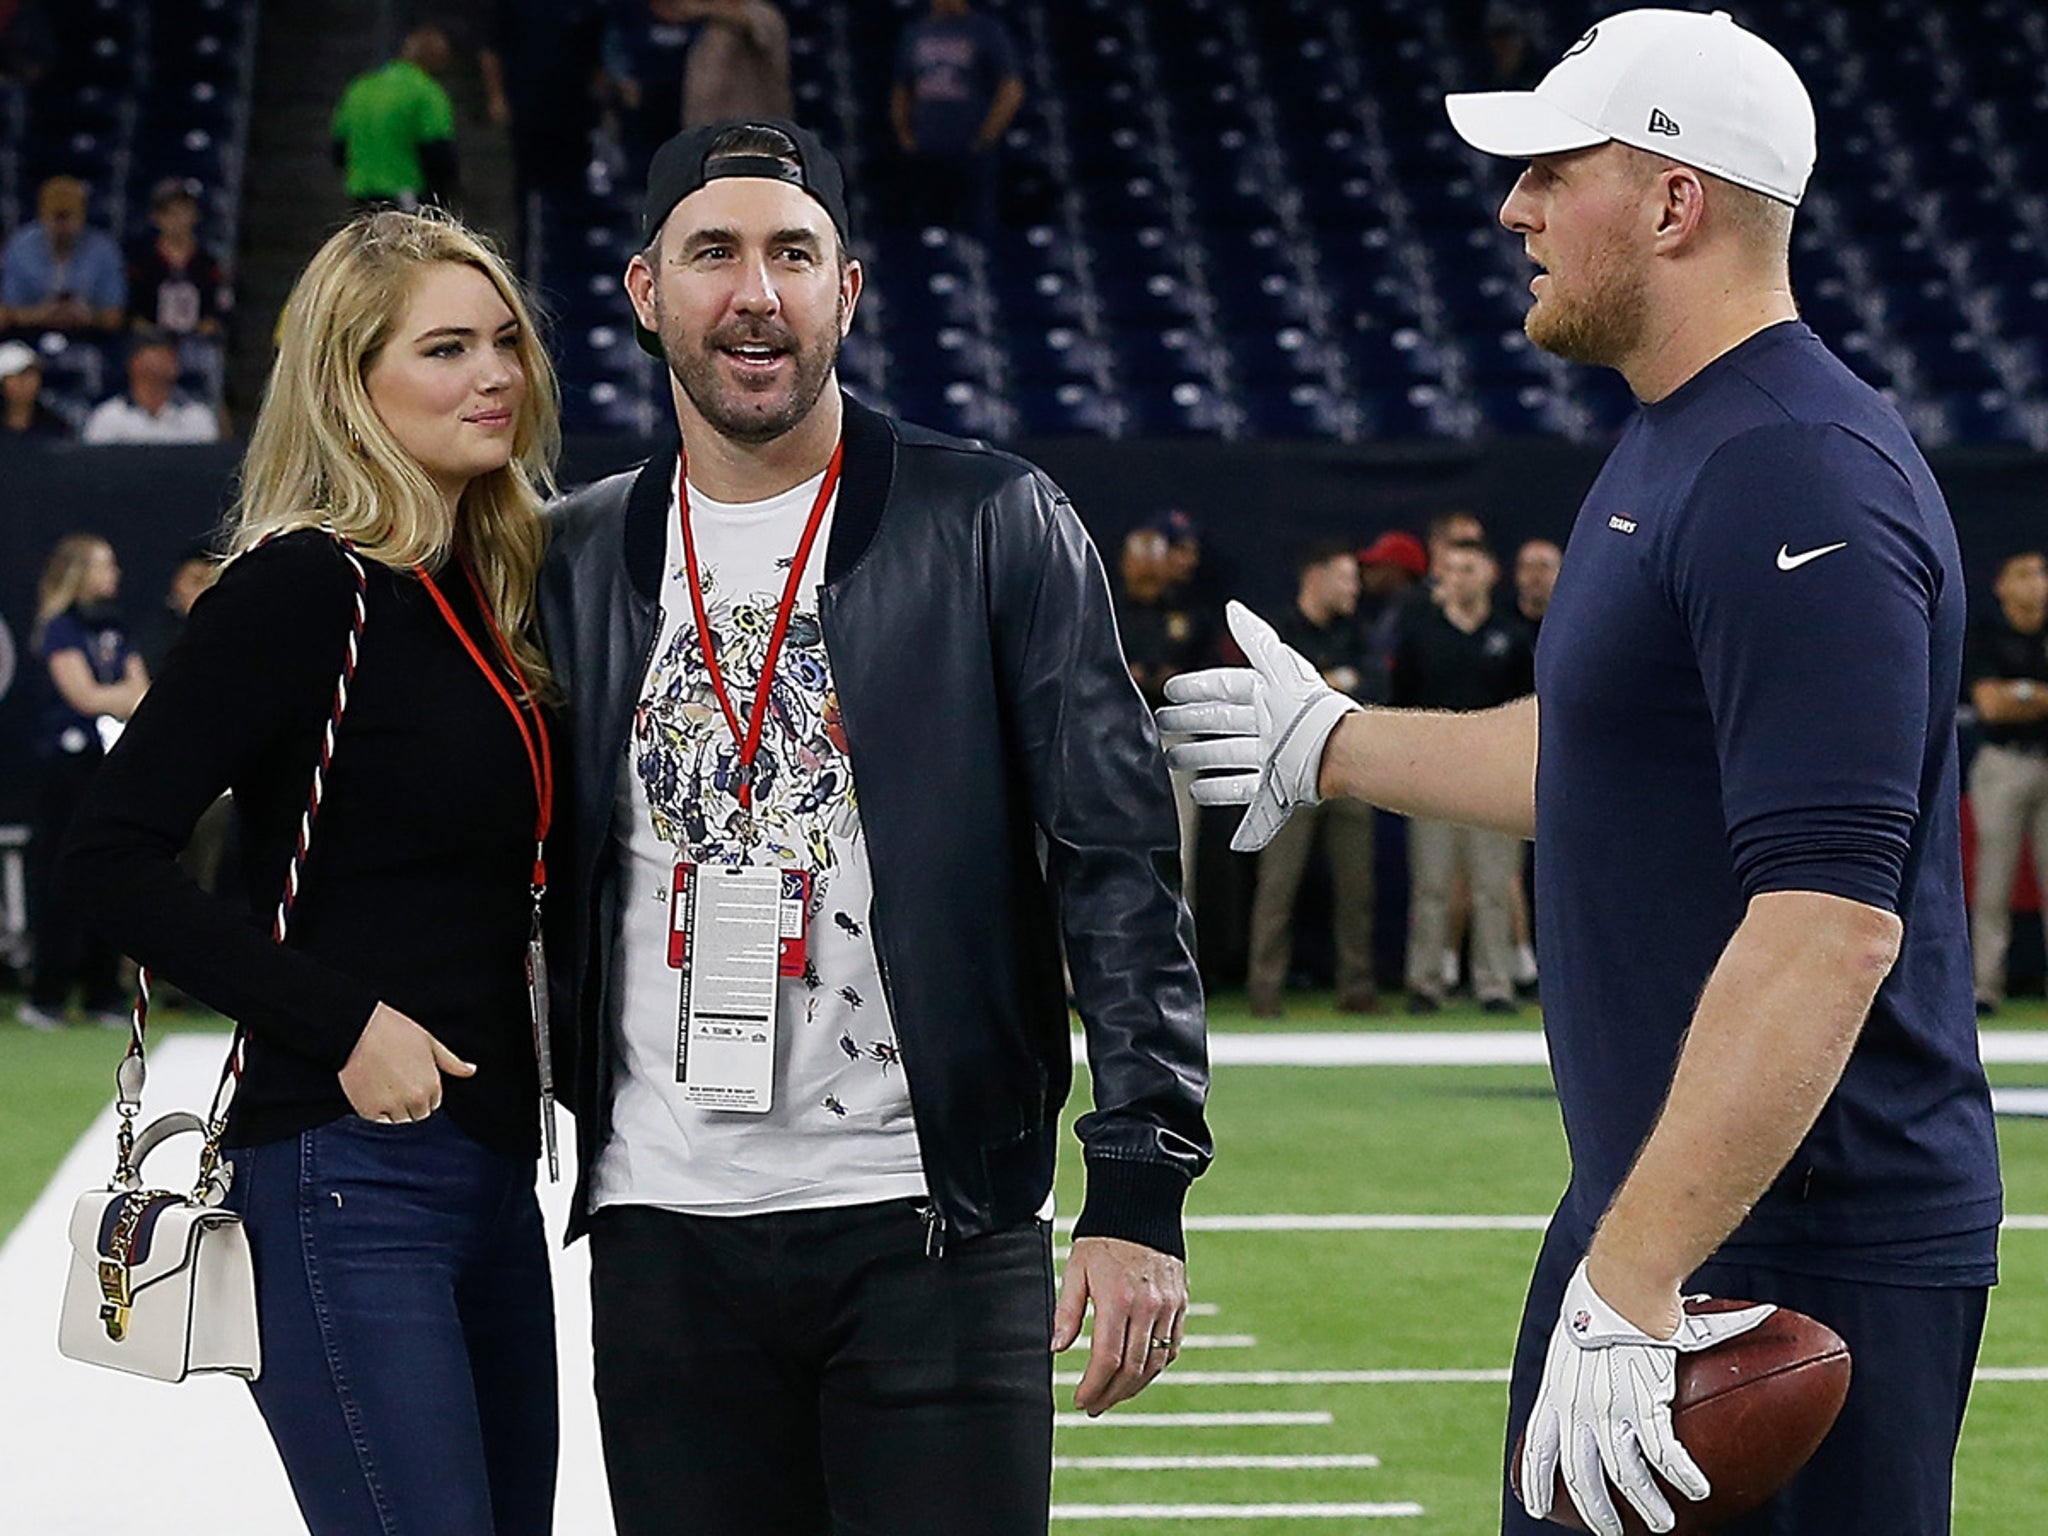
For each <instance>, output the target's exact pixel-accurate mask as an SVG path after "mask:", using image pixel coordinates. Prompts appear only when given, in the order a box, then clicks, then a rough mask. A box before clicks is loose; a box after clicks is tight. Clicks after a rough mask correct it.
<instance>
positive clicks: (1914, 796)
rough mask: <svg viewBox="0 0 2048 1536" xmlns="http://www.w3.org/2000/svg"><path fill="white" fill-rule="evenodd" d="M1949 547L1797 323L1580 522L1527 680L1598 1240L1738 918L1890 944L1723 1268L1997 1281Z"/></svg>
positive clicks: (1572, 1071) (1917, 481)
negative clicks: (1816, 899)
mask: <svg viewBox="0 0 2048 1536" xmlns="http://www.w3.org/2000/svg"><path fill="white" fill-rule="evenodd" d="M1963 634H1964V588H1963V578H1962V570H1961V566H1960V563H1959V561H1958V558H1957V552H1956V537H1955V528H1954V525H1953V524H1952V522H1951V521H1950V519H1949V514H1948V508H1947V505H1946V503H1945V502H1944V501H1943V499H1942V495H1941V491H1940V489H1939V487H1937V486H1936V484H1935V482H1934V477H1933V475H1932V474H1931V473H1930V472H1929V470H1928V468H1927V464H1926V462H1925V461H1924V460H1923V459H1922V458H1921V456H1920V453H1919V450H1918V449H1917V448H1916V447H1915V446H1914V444H1913V441H1912V438H1911V437H1910V435H1909V434H1908V432H1907V430H1906V427H1905V424H1904V423H1903V422H1902V421H1901V420H1900V419H1899V417H1898V415H1897V414H1896V413H1895V412H1894V411H1893V410H1892V409H1891V407H1890V406H1889V405H1887V404H1886V403H1885V402H1884V400H1883V399H1882V398H1881V397H1880V396H1879V395H1878V394H1877V393H1876V392H1875V391H1873V390H1872V389H1870V388H1869V387H1868V386H1867V385H1865V384H1863V383H1862V382H1861V381H1860V380H1858V379H1857V378H1856V377H1855V376H1854V375H1853V374H1851V373H1850V372H1849V370H1848V369H1847V368H1846V367H1844V366H1843V365H1842V364H1841V362H1840V361H1838V360H1837V359H1836V358H1835V357H1834V355H1833V354H1832V353H1830V352H1829V351H1828V350H1827V349H1826V347H1824V346H1823V345H1822V344H1821V342H1820V340H1819V339H1818V338H1817V337H1816V336H1815V335H1814V334H1813V332H1812V331H1810V330H1808V329H1807V328H1806V326H1804V325H1803V324H1800V323H1798V322H1796V321H1795V322H1787V323H1784V324H1780V325H1775V326H1772V327H1770V328H1768V329H1766V330H1764V331H1762V332H1760V333H1759V334H1757V335H1756V336H1754V337H1752V338H1750V339H1749V340H1748V341H1746V342H1744V343H1743V344H1742V345H1741V346H1739V347H1737V348H1735V349H1734V350H1733V351H1732V352H1729V353H1727V354H1725V355H1724V356H1722V357H1721V358H1719V359H1717V360H1716V361H1715V362H1714V363H1712V364H1710V365H1709V366H1708V367H1707V368H1705V369H1703V370H1702V371H1701V372H1700V373H1699V374H1698V375H1696V376H1695V377H1694V378H1692V379H1691V380H1690V381H1688V382H1687V383H1686V384H1685V385H1684V387H1682V388H1681V389H1679V390H1678V391H1677V392H1676V393H1674V394H1673V395H1671V396H1670V397H1668V398H1667V399H1664V400H1661V401H1659V402H1658V403H1656V404H1654V405H1650V406H1646V407H1645V408H1644V409H1643V410H1642V411H1641V413H1640V414H1639V416H1638V418H1637V419H1636V421H1635V422H1634V423H1633V424H1632V425H1631V426H1630V427H1629V429H1628V431H1627V432H1626V433H1625V434H1624V435H1623V437H1622V439H1621V441H1620V443H1619V444H1618V445H1617V446H1616V448H1615V451H1614V453H1613V455H1612V456H1611V457H1610V458H1609V460H1608V462H1607V464H1606V466H1605V468H1604V469H1603V470H1602V471H1601V474H1600V478H1599V480H1598V481H1597V482H1596V483H1595V484H1594V486H1593V489H1592V490H1591V491H1590V492H1589V493H1588V495H1587V498H1586V502H1585V505H1584V507H1583V508H1581V510H1580V513H1579V518H1578V523H1577V525H1576V526H1575V527H1574V529H1573V531H1572V536H1571V543H1570V546H1569V548H1568V549H1567V550H1566V553H1565V559H1564V569H1563V573H1562V574H1561V576H1560V577H1559V579H1558V583H1557V591H1556V595H1555V596H1554V597H1553V598H1552V600H1551V606H1550V611H1549V614H1548V616H1547V617H1546V619H1545V621H1544V625H1543V640H1542V644H1541V646H1540V647H1539V650H1538V656H1537V675H1536V691H1537V697H1538V699H1539V701H1540V704H1541V713H1542V745H1541V754H1540V757H1539V760H1538V770H1537V781H1536V825H1537V831H1536V839H1537V850H1538V858H1537V864H1536V867H1537V878H1538V901H1537V907H1536V910H1537V914H1538V923H1539V929H1538V942H1539V945H1540V948H1541V953H1542V957H1543V1012H1544V1023H1545V1027H1546V1029H1547V1031H1548V1033H1549V1036H1550V1052H1551V1062H1552V1067H1553V1070H1554V1072H1555V1075H1556V1079H1557V1089H1558V1097H1559V1099H1560V1101H1561V1103H1562V1106H1563V1110H1564V1121H1565V1130H1566V1134H1567V1136H1568V1138H1569V1140H1570V1143H1571V1152H1572V1186H1571V1189H1570V1190H1569V1191H1568V1193H1567V1194H1566V1197H1565V1201H1564V1206H1563V1209H1562V1211H1561V1212H1560V1215H1561V1219H1563V1220H1565V1221H1566V1222H1568V1223H1571V1224H1572V1225H1573V1226H1576V1227H1578V1228H1581V1229H1582V1230H1583V1231H1584V1232H1585V1233H1586V1234H1587V1235H1590V1233H1591V1230H1592V1227H1593V1224H1594V1223H1595V1222H1597V1221H1598V1219H1599V1217H1600V1215H1601V1214H1602V1212H1603V1211H1604V1210H1605V1209H1606V1207H1607V1204H1608V1202H1609V1201H1610V1199H1611V1198H1612V1196H1613V1194H1614V1191H1615V1190H1616V1188H1617V1187H1619V1185H1620V1183H1621V1181H1622V1179H1623V1178H1624V1176H1625V1175H1626V1174H1627V1172H1628V1169H1629V1167H1630V1165H1631V1163H1632V1162H1633V1160H1634V1158H1635V1155H1636V1152H1637V1151H1638V1149H1639V1148H1640V1147H1641V1145H1642V1143H1643V1141H1644V1140H1645V1138H1646V1137H1647V1136H1648V1135H1649V1133H1650V1130H1651V1128H1652V1126H1653V1125H1654V1123H1655V1120H1656V1115H1657V1112H1658V1109H1659V1108H1660V1106H1661V1104H1662V1102H1663V1098H1664V1095H1665V1091H1666V1090H1667V1088H1668V1087H1669V1085H1670V1082H1671V1076H1672V1073H1673V1071H1674V1069H1675V1068H1676V1065H1677V1061H1678V1054H1679V1047H1680V1044H1681V1041H1682V1038H1683V1036H1684V1033H1685V1030H1686V1028H1687V1026H1688V1024H1689V1023H1690V1021H1691V1019H1692V1016H1693V1010H1694V1008H1695V1006H1696V1005H1697V1003H1698V1000H1699V996H1700V992H1701V989H1702V988H1703V987H1704V986H1705V985H1706V981H1707V977H1708V974H1709V973H1710V972H1711V971H1712V969H1713V967H1714V965H1715V962H1716V961H1717V960H1718V959H1719V958H1720V955H1721V952H1722V950H1723V949H1724V948H1725V947H1726V946H1727V944H1728V941H1729V939H1730V937H1731V936H1732V935H1733V934H1734V932H1735V929H1736V926H1737V925H1738V924H1739V923H1740V922H1741V921H1742V918H1743V914H1744V909H1745V907H1746V904H1747V903H1748V901H1749V899H1750V898H1751V897H1754V896H1757V895H1760V894H1762V893H1764V892H1769V891H1819V892H1824V893H1827V894H1831V895H1836V896H1843V897H1847V898H1849V899H1850V900H1853V901H1860V902H1864V903H1866V904H1868V905H1870V906H1873V907H1881V908H1883V909H1884V910H1886V911H1888V912H1894V913H1896V914H1898V916H1899V917H1900V918H1901V920H1902V921H1903V923H1904V925H1905V937H1904V941H1903V947H1902V949H1901V952H1900V955H1899V960H1898V964H1897V965H1896V966H1895V967H1894V968H1893V970H1892V972H1891V974H1890V976H1888V977H1887V978H1886V980H1885V982H1884V985H1883V986H1882V987H1881V988H1880V989H1879V991H1878V994H1877V1001H1876V1004H1875V1006H1874V1007H1873V1008H1872V1010H1871V1015H1870V1019H1869V1022H1868V1023H1867V1024H1866V1025H1865V1027H1864V1030H1863V1033H1862V1036H1861V1038H1860V1039H1859V1041H1858V1043H1857V1046H1856V1049H1855V1053H1854V1055H1853V1056H1852V1057H1851V1058H1850V1061H1849V1066H1848V1069H1847V1072H1846V1073H1845V1074H1844V1076H1843V1079H1842V1082H1841V1085H1840V1086H1839V1087H1838V1088H1837V1089H1836V1091H1835V1093H1834V1096H1833V1097H1832V1098H1831V1099H1830V1100H1829V1101H1828V1104H1827V1107H1826V1108H1825V1109H1824V1110H1823V1111H1822V1112H1821V1116H1820V1119H1819V1121H1818V1123H1817V1124H1816V1125H1815V1127H1814V1129H1813V1131H1812V1132H1811V1133H1810V1134H1809V1135H1808V1136H1807V1138H1806V1140H1805V1142H1804V1143H1803V1144H1802V1145H1801V1147H1800V1148H1799V1150H1798V1152H1797V1153H1796V1154H1795V1155H1794V1156H1793V1158H1792V1160H1791V1162H1790V1164H1789V1165H1788V1166H1787V1167H1786V1169H1785V1171H1784V1173H1783V1174H1782V1175H1781V1176H1780V1177H1779V1179H1778V1180H1777V1182H1776V1183H1775V1184H1774V1185H1773V1186H1772V1188H1771V1189H1770V1191H1769V1192H1768V1193H1767V1194H1766V1195H1765V1197H1764V1198H1763V1199H1762V1200H1761V1201H1760V1202H1759V1203H1758V1205H1757V1207H1756V1209H1755V1210H1754V1211H1753V1212H1752V1214H1751V1216H1750V1218H1749V1219H1748V1221H1746V1222H1745V1223H1744V1224H1743V1225H1742V1227H1740V1228H1739V1229H1738V1230H1737V1232H1736V1233H1735V1235H1734V1237H1733V1238H1732V1239H1731V1240H1730V1242H1729V1244H1728V1245H1727V1246H1726V1247H1724V1248H1723V1249H1722V1250H1721V1253H1722V1256H1723V1257H1728V1258H1739V1259H1745V1260H1752V1261H1757V1262H1770V1263H1774V1264H1777V1265H1779V1266H1781V1267H1785V1268H1791V1269H1796V1270H1800V1271H1803V1272H1807V1273H1815V1274H1823V1275H1835V1276H1839V1277H1842V1278H1848V1279H1866V1280H1875V1281H1888V1282H1891V1283H1896V1284H1926V1285H1978V1284H1988V1283H1990V1282H1991V1281H1992V1280H1993V1279H1994V1278H1995V1265H1996V1247H1997V1223H1998V1220H1999V1214H2000V1190H1999V1180H1998V1159H1997V1148H1996V1141H1995V1137H1994V1134H1993V1128H1992V1120H1991V1105H1990V1095H1989V1091H1988V1089H1987V1087H1986V1085H1985V1079H1984V1071H1983V1067H1982V1066H1981V1064H1980V1063H1979V1060H1978V1055H1977V1030H1976V1018H1975V1011H1974V1007H1973V1004H1972V994H1971V985H1970V946H1969V933H1968V924H1967V918H1966V914H1965V908H1964V901H1963V884H1962V878H1963V877H1962V856H1961V829H1960V823H1959V812H1958V791H1957V763H1956V720H1955V716H1956V700H1957V697H1958V692H1959V683H1960V677H1961V669H1962V651H1963Z"/></svg>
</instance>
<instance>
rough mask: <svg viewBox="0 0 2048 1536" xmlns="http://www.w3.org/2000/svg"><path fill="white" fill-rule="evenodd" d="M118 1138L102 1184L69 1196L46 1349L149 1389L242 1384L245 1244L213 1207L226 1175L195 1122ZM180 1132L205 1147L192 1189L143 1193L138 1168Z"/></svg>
mask: <svg viewBox="0 0 2048 1536" xmlns="http://www.w3.org/2000/svg"><path fill="white" fill-rule="evenodd" d="M127 1064H128V1063H126V1062H124V1063H123V1066H124V1067H125V1066H126V1065H127ZM129 1129H130V1121H129V1120H128V1119H125V1118H124V1120H123V1122H122V1138H121V1139H122V1153H121V1162H120V1166H119V1167H118V1168H116V1170H115V1174H114V1182H113V1184H112V1185H111V1186H110V1187H108V1188H106V1189H99V1190H92V1191H90V1192H88V1193H86V1194H83V1195H81V1196H79V1198H78V1203H77V1204H76V1205H75V1206H73V1207H72V1209H71V1272H70V1274H69V1275H68V1276H67V1277H66V1279H65V1282H64V1305H63V1310H62V1312H61V1314H60V1316H59V1318H58V1323H57V1348H58V1350H59V1351H60V1352H62V1353H63V1354H65V1355H67V1356H69V1357H70V1358H71V1359H73V1360H80V1361H83V1362H85V1363H86V1364H87V1365H104V1366H110V1367H112V1368H113V1369H114V1370H117V1371H129V1372H132V1373H133V1374H135V1375H137V1376H149V1377H153V1378H155V1379H156V1380H158V1381H183V1380H184V1379H185V1378H186V1377H187V1376H189V1375H191V1374H192V1373H193V1372H195V1371H222V1372H226V1373H227V1374H229V1375H232V1376H240V1377H242V1378H244V1379H245V1380H249V1381H254V1380H255V1379H256V1378H257V1376H259V1375H261V1374H262V1371H263V1350H262V1346H261V1344H260V1343H259V1342H258V1338H257V1331H256V1275H255V1270H254V1268H253V1267H252V1265H251V1264H250V1261H249V1235H248V1233H246V1232H245V1231H243V1230H242V1218H241V1217H240V1216H238V1215H236V1214H235V1213H234V1212H233V1211H227V1210H222V1209H221V1208H220V1201H221V1199H222V1198H223V1197H224V1196H225V1195H226V1194H227V1190H228V1185H229V1183H230V1182H231V1181H232V1179H233V1178H234V1168H233V1166H232V1165H231V1164H229V1163H227V1162H225V1161H223V1160H222V1159H221V1157H220V1155H219V1153H220V1147H219V1139H218V1137H216V1136H208V1132H207V1126H206V1123H205V1122H204V1121H202V1120H201V1119H200V1118H199V1117H198V1116H197V1115H192V1114H186V1113H184V1112H182V1111H181V1112H179V1113H176V1114H169V1115H163V1116H161V1117H159V1118H158V1119H156V1120H154V1121H152V1122H151V1123H150V1124H149V1125H148V1126H147V1127H145V1128H144V1130H143V1131H142V1133H141V1134H140V1135H139V1136H134V1137H133V1139H132V1143H131V1141H130V1136H129ZM186 1132H195V1133H197V1134H199V1135H202V1136H207V1138H208V1139H207V1145H206V1149H205V1151H204V1152H203V1153H202V1154H201V1159H200V1161H201V1172H200V1176H199V1182H198V1184H197V1185H195V1186H194V1188H193V1189H192V1190H191V1192H190V1193H187V1194H176V1193H173V1192H171V1191H169V1190H162V1189H148V1188H145V1187H144V1186H143V1184H142V1164H143V1160H144V1159H145V1158H147V1157H148V1156H149V1154H150V1152H151V1151H152V1150H154V1149H155V1148H156V1147H158V1146H159V1145H161V1144H162V1143H163V1142H165V1141H167V1140H169V1139H170V1138H171V1137H173V1136H177V1135H182V1134H184V1133H186Z"/></svg>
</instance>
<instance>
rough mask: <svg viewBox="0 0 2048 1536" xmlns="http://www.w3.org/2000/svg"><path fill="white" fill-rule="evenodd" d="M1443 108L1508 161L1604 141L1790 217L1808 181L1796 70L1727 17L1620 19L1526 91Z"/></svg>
mask: <svg viewBox="0 0 2048 1536" xmlns="http://www.w3.org/2000/svg"><path fill="white" fill-rule="evenodd" d="M1444 109H1445V110H1446V111H1447V112H1449V113H1450V115H1451V126H1452V127H1453V128H1455V129H1457V130H1458V135H1459V137H1461V138H1462V139H1464V141H1465V142H1466V143H1467V144H1470V145H1471V146H1472V147H1473V148H1474V149H1477V150H1481V151H1483V152H1485V153H1486V154H1489V155H1505V156H1507V157H1509V158H1510V159H1515V160H1528V159H1533V158H1534V157H1535V156H1537V155H1558V154H1563V153H1565V152H1566V151H1568V150H1574V149H1590V148H1592V147H1593V146H1594V145H1595V144H1605V143H1607V142H1608V141H1609V140H1614V141H1617V142H1619V143H1622V144H1631V145H1634V146H1635V147H1636V148H1637V149H1645V150H1648V151H1650V152H1651V153H1652V154H1657V155H1668V156H1669V157H1670V158H1671V159H1673V160H1676V161H1679V162H1680V163H1681V164H1684V165H1689V166H1692V167H1693V168H1694V169H1695V170H1701V171H1706V172H1708V173H1709V174H1711V175H1715V176H1719V177H1721V178H1722V179H1723V180H1724V181H1732V182H1734V183H1735V184H1736V185H1737V186H1739V187H1748V188H1749V189H1750V190H1751V191H1753V192H1761V193H1763V194H1764V196H1766V197H1772V198H1776V199H1777V200H1778V201H1779V202H1781V203H1790V204H1792V205H1793V206H1794V207H1797V206H1798V203H1799V199H1800V198H1801V197H1802V196H1804V195H1805V192H1806V179H1807V177H1809V176H1811V175H1812V174H1813V158H1814V122H1813V102H1812V100H1811V99H1810V98H1809V97H1808V96H1807V94H1806V87H1805V86H1804V85H1802V84H1801V83H1800V80H1799V74H1798V71H1796V70H1795V69H1793V67H1792V65H1791V62H1790V61H1789V60H1788V59H1786V57H1785V56H1784V55H1783V54H1782V53H1780V52H1778V50H1777V49H1775V48H1773V47H1772V46H1771V45H1770V44H1769V43H1767V42H1765V41H1764V40H1763V39H1762V38H1760V37H1758V36H1757V35H1756V34H1755V33H1754V32H1747V31H1744V30H1743V29H1742V28H1741V27H1739V26H1737V25H1736V24H1735V22H1734V20H1733V18H1731V17H1730V16H1729V14H1728V13H1727V12H1726V11H1716V12H1714V13H1713V14H1712V15H1711V16H1708V15H1704V14H1702V13H1701V12H1699V11H1663V10H1641V11H1623V12H1622V13H1621V14H1620V15H1618V16H1610V17H1608V18H1607V19H1606V20H1605V21H1603V22H1601V23H1600V24H1599V25H1597V26H1595V27H1594V28H1593V29H1592V30H1591V31H1590V32H1588V33H1587V34H1586V35H1585V36H1584V37H1582V38H1580V39H1579V40H1578V41H1577V42H1576V43H1574V44H1572V46H1571V49H1570V51H1569V52H1567V53H1566V54H1565V56H1564V58H1563V59H1562V60H1561V61H1560V62H1559V63H1558V65H1557V67H1556V68H1555V69H1553V70H1551V72H1550V73H1549V74H1547V75H1545V76H1544V77H1543V79H1542V80H1541V81H1540V82H1539V83H1538V84H1537V86H1536V89H1535V90H1533V91H1478V92H1466V93H1463V94H1458V95H1452V96H1446V97H1445V98H1444Z"/></svg>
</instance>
